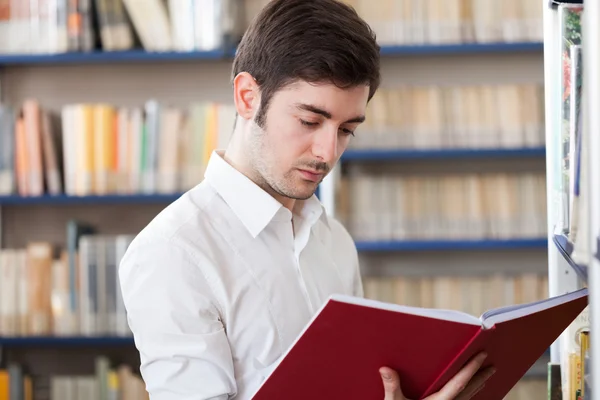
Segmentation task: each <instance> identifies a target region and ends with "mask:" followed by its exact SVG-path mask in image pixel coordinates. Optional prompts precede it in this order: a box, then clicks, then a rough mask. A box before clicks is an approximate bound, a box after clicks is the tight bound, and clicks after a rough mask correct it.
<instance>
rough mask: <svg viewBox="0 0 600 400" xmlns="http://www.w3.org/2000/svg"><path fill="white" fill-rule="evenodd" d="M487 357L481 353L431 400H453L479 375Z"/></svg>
mask: <svg viewBox="0 0 600 400" xmlns="http://www.w3.org/2000/svg"><path fill="white" fill-rule="evenodd" d="M486 357H487V354H485V353H479V354H478V355H477V356H475V357H474V358H473V359H472V360H471V361H469V362H468V363H467V365H465V366H464V367H463V368H462V369H461V370H460V371H459V372H458V373H457V374H456V375H455V376H454V377H453V378H452V379H450V381H448V383H447V384H446V385H445V386H444V387H443V388H442V390H440V391H439V392H437V393H436V394H434V395H433V396H431V398H430V400H453V399H455V398H456V397H457V396H458V395H459V394H460V393H461V392H462V391H463V390H464V389H465V388H466V387H467V384H468V383H469V381H470V380H471V378H473V376H474V375H475V373H477V371H478V370H479V368H481V364H483V361H484V360H485V358H486Z"/></svg>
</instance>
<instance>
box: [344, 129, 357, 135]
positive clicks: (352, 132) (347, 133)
mask: <svg viewBox="0 0 600 400" xmlns="http://www.w3.org/2000/svg"><path fill="white" fill-rule="evenodd" d="M341 131H342V132H343V133H344V134H346V135H352V136H354V131H351V130H350V129H342V130H341Z"/></svg>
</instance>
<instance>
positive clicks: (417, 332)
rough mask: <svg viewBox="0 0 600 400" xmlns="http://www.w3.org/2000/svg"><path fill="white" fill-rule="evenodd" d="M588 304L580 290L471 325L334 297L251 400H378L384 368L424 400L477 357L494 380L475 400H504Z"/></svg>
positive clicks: (467, 318)
mask: <svg viewBox="0 0 600 400" xmlns="http://www.w3.org/2000/svg"><path fill="white" fill-rule="evenodd" d="M587 304H588V292H587V289H581V290H578V291H575V292H572V293H569V294H566V295H562V296H557V297H553V298H550V299H546V300H543V301H539V302H535V303H530V304H522V305H515V306H510V307H503V308H499V309H495V310H490V311H488V312H486V313H484V314H483V315H482V316H481V317H480V318H476V317H474V316H471V315H468V314H465V313H461V312H458V311H448V310H437V309H425V308H416V307H404V306H399V305H393V304H387V303H382V302H378V301H373V300H367V299H361V298H355V297H350V296H332V297H331V298H330V299H329V300H328V301H327V302H326V304H325V305H324V306H323V307H322V308H321V310H320V311H319V312H318V313H317V314H316V315H315V317H314V318H313V320H312V321H311V322H310V324H308V326H307V327H306V328H305V330H304V331H303V332H302V334H301V335H300V336H299V337H298V339H297V340H296V342H295V343H294V345H293V346H292V347H291V348H290V349H289V350H288V352H287V353H286V354H285V355H284V356H283V357H282V359H281V361H280V362H279V364H278V365H277V367H276V368H275V369H274V370H273V372H272V373H271V374H270V375H269V376H268V377H267V379H265V381H264V382H263V383H262V385H261V387H260V388H259V389H258V390H257V392H256V394H255V396H254V397H253V400H275V399H286V400H307V399H311V400H331V399H344V400H354V399H356V400H366V399H369V400H370V399H373V400H378V399H383V396H384V393H383V383H382V381H381V376H380V375H379V368H380V367H382V366H387V367H390V368H393V369H395V370H396V371H398V373H399V375H400V381H401V386H402V391H403V393H404V395H405V396H406V397H407V398H409V399H414V400H417V399H423V398H425V397H427V396H429V395H431V394H433V393H435V392H437V391H439V390H440V389H441V388H442V387H443V386H444V384H445V383H446V382H448V381H449V380H450V379H451V378H452V377H453V376H454V375H456V373H458V371H459V370H460V369H461V368H462V367H463V366H464V365H465V364H466V362H467V361H468V360H469V359H470V358H472V357H474V356H475V355H477V353H479V352H481V351H486V352H487V353H488V357H487V359H486V361H485V363H484V365H483V367H486V366H490V365H493V366H494V367H495V368H496V373H495V374H494V375H493V376H492V377H491V378H490V379H489V380H488V381H487V383H486V385H485V387H484V388H483V390H481V391H480V392H479V393H478V394H477V395H476V396H475V397H474V398H473V399H477V400H484V399H485V400H493V399H502V398H503V397H504V396H505V395H506V394H507V393H508V392H509V391H510V389H511V388H512V387H513V386H515V385H516V384H517V382H518V381H519V380H520V379H521V378H522V377H523V375H524V374H525V373H526V372H527V370H528V369H529V368H530V367H531V366H532V365H533V364H534V363H535V362H536V361H537V360H538V359H539V358H540V357H541V356H542V355H543V353H544V352H545V351H546V350H547V349H548V347H550V345H551V344H552V343H553V342H554V341H555V340H556V339H557V338H558V337H559V336H560V334H561V333H562V332H563V331H564V330H565V329H566V328H567V327H568V326H569V325H570V324H571V322H573V321H574V320H575V318H576V317H577V316H578V315H579V314H580V313H581V312H582V311H583V310H584V308H585V307H586V306H587Z"/></svg>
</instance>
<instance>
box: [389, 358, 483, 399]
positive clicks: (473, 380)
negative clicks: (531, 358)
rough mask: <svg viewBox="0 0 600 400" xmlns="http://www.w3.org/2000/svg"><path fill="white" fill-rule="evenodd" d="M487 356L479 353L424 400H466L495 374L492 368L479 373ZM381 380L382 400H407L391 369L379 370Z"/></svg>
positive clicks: (397, 378)
mask: <svg viewBox="0 0 600 400" xmlns="http://www.w3.org/2000/svg"><path fill="white" fill-rule="evenodd" d="M486 356H487V355H486V354H485V353H480V354H478V355H477V356H476V357H474V358H473V359H472V360H471V361H469V363H467V365H465V366H464V367H463V368H462V369H461V370H460V371H459V372H458V374H456V375H455V376H454V377H453V378H452V379H450V381H449V382H448V383H447V384H446V385H445V386H444V387H443V388H442V390H440V391H439V392H437V393H434V394H432V395H431V396H429V397H427V398H426V399H425V400H467V399H470V398H472V397H473V396H474V395H475V394H476V393H477V392H479V391H480V390H481V389H482V388H483V386H484V385H485V382H486V381H487V380H488V378H489V377H490V376H492V374H493V373H494V372H495V369H494V368H493V367H490V368H485V369H483V370H481V371H479V368H481V364H483V361H484V360H485V357H486ZM379 373H380V374H381V378H382V379H383V388H384V390H385V397H384V399H383V400H408V399H407V398H406V397H404V395H403V394H402V389H401V388H400V378H399V377H398V373H396V371H394V370H392V369H391V368H387V367H383V368H381V369H380V370H379Z"/></svg>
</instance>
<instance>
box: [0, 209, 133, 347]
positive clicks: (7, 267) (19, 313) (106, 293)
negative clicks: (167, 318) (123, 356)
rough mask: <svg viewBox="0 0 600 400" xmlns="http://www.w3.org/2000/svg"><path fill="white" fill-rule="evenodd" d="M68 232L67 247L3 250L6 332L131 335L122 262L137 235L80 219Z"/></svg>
mask: <svg viewBox="0 0 600 400" xmlns="http://www.w3.org/2000/svg"><path fill="white" fill-rule="evenodd" d="M67 232H68V234H67V236H68V237H67V246H66V248H65V249H56V248H55V247H54V246H53V245H52V244H51V243H47V242H31V243H29V244H28V245H27V247H26V248H25V249H3V250H0V276H1V277H2V279H1V280H0V336H49V335H56V336H78V335H80V336H130V335H131V331H130V330H129V325H128V324H127V315H126V311H125V305H124V303H123V299H122V297H121V289H120V284H119V280H118V265H119V263H120V260H121V258H122V257H123V255H124V254H125V251H126V250H127V247H128V246H129V243H131V240H132V239H133V236H131V235H113V236H111V235H98V234H94V233H93V232H94V229H93V228H92V227H90V226H88V225H86V224H84V223H79V222H77V221H70V222H69V224H68V226H67ZM57 250H58V252H59V254H60V255H59V257H55V252H56V251H57Z"/></svg>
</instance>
